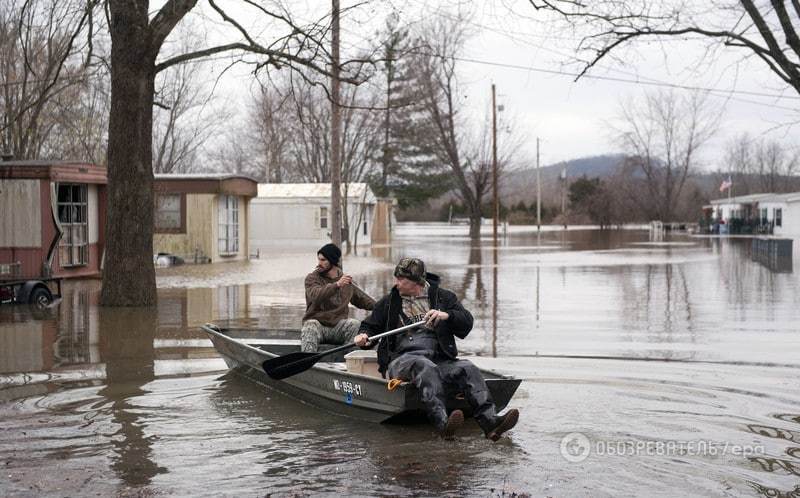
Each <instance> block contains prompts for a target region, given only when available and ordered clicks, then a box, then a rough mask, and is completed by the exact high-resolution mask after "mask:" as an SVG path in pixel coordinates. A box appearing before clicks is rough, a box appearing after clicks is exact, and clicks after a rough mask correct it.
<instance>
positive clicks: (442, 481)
mask: <svg viewBox="0 0 800 498" xmlns="http://www.w3.org/2000/svg"><path fill="white" fill-rule="evenodd" d="M465 233H466V230H465V227H450V226H442V225H425V224H419V225H417V224H405V225H401V226H400V227H399V228H398V231H397V234H396V237H395V242H394V243H393V244H392V246H391V247H382V248H373V249H371V250H370V249H367V250H366V253H367V254H359V255H357V256H356V255H351V256H349V257H347V258H346V259H345V269H346V271H348V272H350V273H352V274H353V275H354V279H355V281H356V282H357V284H358V285H359V286H361V287H362V288H363V289H365V290H366V291H367V292H368V293H370V294H373V295H376V296H377V295H380V294H382V293H384V292H386V291H388V289H389V286H390V279H389V275H390V272H391V270H392V267H393V262H394V261H395V260H397V259H398V258H399V257H401V256H405V255H409V256H418V257H421V258H423V259H424V260H425V261H426V263H427V264H428V267H429V270H430V271H433V272H436V273H439V274H440V275H441V277H442V280H443V285H444V286H445V287H449V288H451V289H452V290H454V291H455V292H456V293H457V294H459V296H461V297H462V300H463V303H464V305H465V306H466V307H467V308H468V309H470V310H471V311H472V312H473V314H474V315H475V318H476V322H475V328H474V330H473V332H472V333H471V334H470V336H469V337H468V338H467V339H466V340H464V341H462V342H461V344H460V346H459V347H460V349H461V350H462V351H463V352H464V353H465V354H466V355H468V356H470V357H471V358H472V359H473V360H474V361H475V362H476V363H479V364H480V365H481V366H485V367H489V368H493V369H496V370H499V371H502V372H504V373H510V374H513V375H516V376H518V377H520V378H522V379H524V381H523V383H522V385H521V387H520V389H519V391H518V392H517V394H516V396H515V397H514V398H513V399H512V401H511V403H510V406H512V407H516V408H519V409H520V411H521V413H522V418H521V421H520V424H519V425H518V427H517V428H515V429H514V430H513V431H512V432H511V435H510V437H509V438H504V439H503V440H501V441H500V442H499V443H495V444H493V443H491V442H489V441H487V440H485V439H483V438H482V437H481V434H480V431H479V430H478V428H477V426H475V425H474V424H472V423H468V424H467V425H466V428H465V429H464V430H463V431H462V433H460V434H459V437H458V438H457V440H456V441H454V442H442V441H439V440H438V439H437V438H436V437H435V436H434V435H433V433H432V432H431V429H430V427H428V426H427V425H424V424H423V425H412V426H396V425H376V424H368V423H364V422H359V421H355V420H351V419H347V418H343V417H339V416H336V415H335V414H331V413H328V412H324V411H320V410H318V409H316V408H313V407H311V406H308V405H305V404H301V403H299V402H297V401H295V400H293V399H290V398H287V397H284V396H283V395H280V394H277V393H274V392H270V391H264V389H263V388H262V387H261V386H258V385H255V384H251V383H249V382H247V381H246V380H243V379H241V378H239V377H231V376H229V375H225V364H224V362H223V361H222V360H221V359H220V358H219V357H218V356H217V355H216V353H215V351H214V349H213V348H212V347H211V344H210V341H208V340H207V339H206V338H205V336H204V334H203V333H202V332H201V331H200V330H199V328H198V327H199V325H201V324H203V323H205V322H211V321H216V322H226V321H232V322H235V323H238V324H240V325H244V326H252V327H297V326H298V325H299V320H300V318H301V316H302V314H303V311H304V304H303V287H302V281H303V277H304V276H305V274H306V273H307V272H308V271H310V270H311V268H312V267H313V266H314V264H315V261H314V258H315V256H314V250H315V248H311V249H310V250H309V251H307V252H298V250H297V249H293V250H292V251H293V252H278V251H276V252H274V253H271V254H270V253H267V254H262V259H260V260H254V261H250V262H243V263H230V264H216V265H203V266H186V267H177V268H169V269H160V270H158V285H159V304H158V308H157V309H155V310H118V309H103V308H100V307H98V306H97V304H96V303H97V300H98V298H99V282H96V281H85V282H69V283H65V285H64V287H65V288H64V291H65V292H64V299H63V301H62V302H61V304H60V305H59V306H58V307H56V308H53V309H51V310H46V311H36V312H32V311H30V310H28V309H27V307H23V306H15V307H9V306H3V307H0V495H3V496H43V495H46V496H154V495H166V496H172V495H182V496H189V495H191V496H201V495H214V496H217V495H240V496H263V495H267V494H272V495H277V496H304V495H325V494H329V495H336V496H340V495H352V496H411V495H413V496H512V495H514V494H516V496H519V495H523V496H525V495H530V496H576V495H577V496H581V495H586V496H631V495H640V496H641V495H646V496H708V495H723V496H798V495H800V388H799V387H800V386H798V380H797V379H798V374H800V354H799V353H800V332H798V325H797V323H798V319H799V318H800V310H799V309H798V308H799V307H800V283H799V282H798V278H797V274H796V273H795V269H796V267H797V266H796V265H797V262H798V258H797V256H795V260H794V262H793V263H794V268H793V267H792V265H791V264H789V265H787V264H785V262H784V264H782V265H779V266H777V267H776V266H773V267H772V268H770V267H767V266H765V265H764V264H761V263H758V262H755V261H752V260H751V258H750V241H749V239H744V238H743V239H720V238H707V237H690V236H687V235H677V234H676V235H673V236H667V237H665V238H664V239H662V240H651V238H650V236H649V234H648V232H647V231H643V230H625V231H608V232H601V231H597V230H581V229H575V230H569V231H560V230H547V231H545V232H543V233H542V234H540V235H537V233H536V232H535V231H533V230H531V229H529V228H528V229H525V228H520V227H511V229H510V232H509V234H508V236H507V237H502V238H501V242H500V246H499V247H498V248H497V250H495V248H494V247H493V246H492V243H491V237H490V236H489V237H485V238H484V240H483V242H482V243H481V244H477V245H475V244H471V243H470V240H469V239H468V238H467V237H466V236H465ZM797 251H798V248H797V245H795V254H797ZM360 252H364V251H363V250H361V251H360ZM790 263H791V262H790ZM356 316H359V315H356Z"/></svg>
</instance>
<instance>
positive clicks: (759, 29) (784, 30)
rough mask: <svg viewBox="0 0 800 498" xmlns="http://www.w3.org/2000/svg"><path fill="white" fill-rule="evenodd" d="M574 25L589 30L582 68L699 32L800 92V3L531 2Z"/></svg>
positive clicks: (583, 42)
mask: <svg viewBox="0 0 800 498" xmlns="http://www.w3.org/2000/svg"><path fill="white" fill-rule="evenodd" d="M529 2H530V4H531V5H532V6H533V7H534V9H536V10H543V11H551V12H555V13H557V14H558V15H559V16H561V17H562V18H563V19H565V20H567V21H568V22H569V23H570V24H571V25H572V27H574V28H575V29H581V30H584V29H585V30H588V32H589V34H588V35H587V36H585V37H584V38H583V39H582V40H581V43H580V45H579V49H581V51H583V52H588V54H589V62H588V63H587V64H586V65H585V67H584V72H586V71H587V70H589V69H590V68H591V67H592V66H594V65H595V64H597V63H598V62H599V61H600V60H602V59H604V58H606V57H610V56H613V54H614V53H615V52H616V51H617V50H618V49H619V48H621V47H623V46H625V45H628V44H630V43H632V42H635V41H637V40H642V39H644V40H648V41H649V40H654V39H655V40H659V39H666V38H678V37H681V38H687V36H686V35H692V34H695V35H700V36H702V37H705V38H707V39H708V40H709V41H711V42H712V43H713V44H719V45H721V46H723V47H727V48H731V49H733V50H739V51H741V52H742V53H744V54H747V55H753V56H755V57H757V58H758V59H760V60H761V61H762V62H763V63H764V64H765V65H766V66H767V68H768V69H769V70H770V71H772V73H773V74H775V75H776V76H777V77H778V78H779V79H780V80H781V81H783V82H784V83H785V84H787V85H789V86H791V87H792V88H793V89H794V91H795V92H797V93H800V37H798V34H797V31H798V27H800V21H798V17H799V16H800V3H798V2H796V1H794V0H793V1H792V2H790V3H789V2H786V1H784V0H770V1H768V2H766V1H765V2H756V1H755V0H711V1H696V2H679V3H677V4H676V3H675V2H663V1H659V0H630V1H624V2H623V1H618V0H597V1H593V2H583V1H581V0H529Z"/></svg>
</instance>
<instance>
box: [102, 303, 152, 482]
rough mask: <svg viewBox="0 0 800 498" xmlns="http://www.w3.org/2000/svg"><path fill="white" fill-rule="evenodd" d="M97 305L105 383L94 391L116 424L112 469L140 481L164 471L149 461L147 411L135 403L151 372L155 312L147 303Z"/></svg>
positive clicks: (125, 480)
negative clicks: (108, 306) (127, 306)
mask: <svg viewBox="0 0 800 498" xmlns="http://www.w3.org/2000/svg"><path fill="white" fill-rule="evenodd" d="M100 310H101V311H100V313H99V317H100V328H101V329H102V330H103V331H104V333H103V335H102V341H101V352H102V358H103V359H104V360H105V363H106V383H105V386H104V387H103V388H102V389H100V390H99V391H98V394H99V395H100V396H103V397H104V398H106V399H105V400H104V401H102V402H101V403H102V404H103V405H104V407H103V408H102V410H101V411H103V412H105V413H106V414H107V415H108V416H110V419H111V421H112V422H114V423H115V424H116V425H117V426H118V429H117V430H116V432H115V434H114V437H112V438H111V444H112V446H113V455H112V457H111V460H112V462H111V469H112V470H113V471H114V472H115V473H116V474H117V476H118V477H119V478H120V480H121V481H122V482H124V483H125V484H126V485H128V486H132V487H139V486H145V485H148V484H150V482H151V480H152V478H153V477H155V476H156V475H157V474H160V473H164V472H166V471H167V470H166V468H164V467H161V466H159V465H157V464H156V463H155V462H154V461H153V448H152V441H153V440H155V439H156V435H150V436H147V434H146V432H147V419H148V417H149V415H148V414H146V413H143V412H142V409H141V407H140V406H137V398H139V397H140V396H143V395H144V394H146V393H147V391H146V390H145V388H144V386H145V385H146V384H147V383H149V382H150V381H152V380H153V379H154V378H155V368H154V364H155V363H154V362H155V349H154V347H153V339H154V337H155V331H156V317H155V315H154V314H153V312H152V310H150V309H142V308H100Z"/></svg>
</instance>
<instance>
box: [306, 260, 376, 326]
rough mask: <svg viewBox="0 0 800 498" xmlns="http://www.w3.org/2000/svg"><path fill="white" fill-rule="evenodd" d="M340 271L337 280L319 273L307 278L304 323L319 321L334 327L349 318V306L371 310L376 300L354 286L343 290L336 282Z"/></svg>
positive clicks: (337, 277)
mask: <svg viewBox="0 0 800 498" xmlns="http://www.w3.org/2000/svg"><path fill="white" fill-rule="evenodd" d="M341 275H342V272H341V271H339V273H338V275H337V276H336V278H328V277H327V276H325V275H322V274H321V273H318V272H311V273H309V274H308V275H307V276H306V281H305V286H306V314H305V315H304V316H303V321H306V320H319V323H321V324H322V325H325V326H326V327H333V326H335V325H336V324H337V323H339V322H340V321H341V320H344V319H345V318H347V317H348V311H349V310H348V308H347V306H348V304H352V305H353V306H355V307H356V308H361V309H362V310H371V309H372V307H373V306H374V305H375V300H374V299H372V298H371V297H369V296H368V295H367V294H365V293H364V292H363V291H361V289H358V288H357V287H356V286H354V285H345V286H344V287H342V288H341V289H340V288H339V287H337V286H336V281H337V280H339V278H340V277H341Z"/></svg>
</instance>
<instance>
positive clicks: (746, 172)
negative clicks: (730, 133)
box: [717, 133, 754, 195]
mask: <svg viewBox="0 0 800 498" xmlns="http://www.w3.org/2000/svg"><path fill="white" fill-rule="evenodd" d="M753 142H754V141H753V138H752V137H751V136H750V135H749V134H748V133H742V134H740V135H738V136H736V137H734V138H733V139H731V140H730V141H729V142H728V146H727V148H726V150H725V165H724V167H723V168H722V170H721V171H719V172H718V175H717V176H718V179H719V180H720V184H721V183H722V181H725V180H727V179H728V177H730V179H731V182H732V184H733V185H732V186H731V187H730V188H731V189H732V190H733V191H735V192H736V194H737V195H738V194H742V195H744V194H749V193H751V185H750V183H751V182H750V179H751V173H752V169H753V150H752V149H753Z"/></svg>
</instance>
